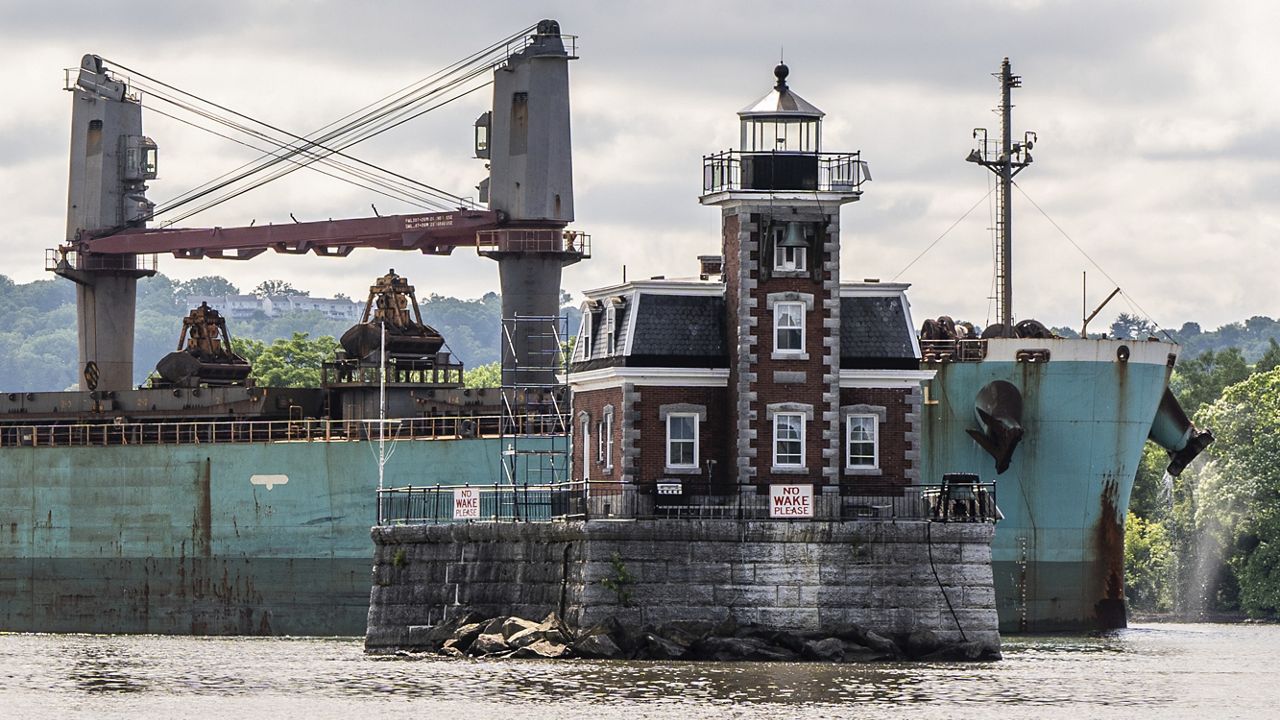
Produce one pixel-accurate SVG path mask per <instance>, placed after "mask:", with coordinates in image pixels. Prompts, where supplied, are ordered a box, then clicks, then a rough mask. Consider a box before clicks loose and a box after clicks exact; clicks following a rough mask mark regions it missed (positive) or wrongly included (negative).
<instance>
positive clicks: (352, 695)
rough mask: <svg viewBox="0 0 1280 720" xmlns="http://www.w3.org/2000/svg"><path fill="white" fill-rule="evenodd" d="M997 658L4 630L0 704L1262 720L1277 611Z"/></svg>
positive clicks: (338, 713)
mask: <svg viewBox="0 0 1280 720" xmlns="http://www.w3.org/2000/svg"><path fill="white" fill-rule="evenodd" d="M1004 653H1005V659H1004V660H1003V661H1002V662H996V663H981V664H960V663H936V664H912V663H901V664H900V663H892V664H872V665H828V664H816V663H803V664H801V663H663V662H604V661H567V662H565V661H560V662H556V661H534V660H521V661H515V660H507V661H480V660H474V661H473V660H440V659H415V658H374V657H367V656H365V655H364V653H363V652H362V650H361V643H360V640H359V639H352V638H298V639H294V638H289V639H265V638H262V639H260V638H190V637H158V636H94V635H0V718H28V717H31V718H39V717H51V718H52V717H56V718H60V719H61V718H169V717H172V718H185V717H198V718H206V719H214V718H234V719H235V720H246V719H247V718H257V717H278V718H300V719H301V720H319V719H321V718H343V719H344V720H356V718H364V717H375V716H376V717H378V718H379V719H380V720H381V718H393V717H415V718H448V720H467V719H469V718H486V719H487V720H515V718H520V720H524V719H526V718H567V717H580V718H599V719H602V720H605V719H608V718H628V719H629V720H630V719H634V718H681V719H682V720H694V718H703V717H730V718H774V717H815V718H816V717H856V718H913V719H916V720H919V719H922V718H962V717H963V718H969V717H992V718H999V720H1005V719H1006V718H1095V717H1117V718H1161V719H1162V720H1171V719H1173V718H1204V717H1212V718H1213V719H1214V720H1221V719H1223V718H1236V717H1240V718H1276V717H1280V626H1270V625H1268V626H1254V625H1175V624H1160V625H1143V626H1137V627H1134V628H1130V629H1128V630H1123V631H1119V632H1115V633H1111V634H1108V635H1105V636H1099V637H1012V638H1006V640H1005V645H1004Z"/></svg>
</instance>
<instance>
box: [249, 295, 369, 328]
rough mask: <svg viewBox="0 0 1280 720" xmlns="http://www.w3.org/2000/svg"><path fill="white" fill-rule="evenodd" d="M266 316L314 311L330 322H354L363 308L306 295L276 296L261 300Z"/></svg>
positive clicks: (343, 300) (334, 299)
mask: <svg viewBox="0 0 1280 720" xmlns="http://www.w3.org/2000/svg"><path fill="white" fill-rule="evenodd" d="M263 303H264V305H265V306H266V308H267V311H266V312H267V315H269V316H271V317H275V316H277V315H283V314H285V313H290V312H306V311H314V312H318V313H320V314H322V315H324V316H325V317H326V318H329V319H330V320H350V321H351V322H353V323H354V322H356V321H357V320H359V319H360V313H361V311H363V310H364V307H363V306H362V305H361V304H359V303H356V302H353V301H351V300H345V299H342V298H316V297H307V296H306V295H276V296H273V297H268V298H266V299H265V300H263Z"/></svg>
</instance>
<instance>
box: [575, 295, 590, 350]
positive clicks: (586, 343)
mask: <svg viewBox="0 0 1280 720" xmlns="http://www.w3.org/2000/svg"><path fill="white" fill-rule="evenodd" d="M578 344H579V345H581V346H582V359H583V360H590V359H591V308H589V307H588V308H584V309H583V312H582V326H581V327H579V328H578Z"/></svg>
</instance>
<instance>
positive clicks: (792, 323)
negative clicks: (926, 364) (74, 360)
mask: <svg viewBox="0 0 1280 720" xmlns="http://www.w3.org/2000/svg"><path fill="white" fill-rule="evenodd" d="M774 76H775V78H776V82H775V84H774V86H773V88H772V89H771V90H770V91H769V92H768V93H767V94H766V95H765V96H764V97H762V98H760V100H759V101H757V102H755V103H753V104H752V105H751V106H749V107H747V108H746V109H744V110H742V111H741V112H739V113H738V116H739V121H740V124H741V149H740V150H729V151H725V152H720V153H716V154H713V155H708V156H706V157H705V158H704V162H703V194H702V196H701V198H700V201H701V203H702V204H703V205H708V206H712V207H717V208H719V209H720V213H721V217H722V225H721V227H722V231H721V242H720V249H721V254H720V255H719V256H714V255H712V256H701V257H700V260H701V267H700V268H699V270H700V272H699V274H698V276H696V277H694V278H689V279H679V280H677V279H667V278H665V277H663V278H655V279H651V280H640V281H634V282H629V283H624V284H621V285H616V286H611V287H604V288H599V289H596V290H592V291H589V292H587V293H586V295H587V302H586V303H585V304H584V306H583V322H582V326H581V328H580V330H579V334H578V338H577V342H576V344H575V350H574V356H573V361H572V364H571V373H570V384H571V387H572V388H573V397H574V417H575V424H574V434H575V444H576V449H575V452H574V454H573V455H574V459H573V470H572V476H573V477H574V478H576V479H586V480H589V481H591V482H592V483H598V482H603V483H617V484H618V485H619V487H620V488H623V489H626V490H629V491H632V492H633V493H634V494H635V495H636V496H637V502H638V503H639V504H640V507H642V508H647V507H651V505H650V503H653V504H654V505H656V506H659V507H662V506H668V507H672V508H678V507H679V506H680V505H681V504H682V503H685V504H689V505H694V506H697V505H699V504H700V503H707V502H710V504H711V505H715V504H716V501H715V500H709V498H717V497H718V498H721V499H722V500H725V499H727V497H726V496H737V497H738V498H740V501H739V502H746V503H747V505H752V504H753V502H754V507H756V508H757V509H759V510H761V511H762V512H763V510H764V508H765V507H766V506H768V505H769V500H768V498H769V496H770V495H771V492H772V494H774V495H776V494H777V492H776V489H775V488H773V486H783V485H785V486H788V487H790V488H797V487H798V488H799V490H798V491H797V490H794V489H792V490H789V492H802V493H803V494H804V495H806V496H808V497H809V498H811V500H810V501H809V502H810V503H811V504H812V507H813V508H815V509H816V516H818V517H824V516H825V517H828V518H838V517H841V516H846V517H847V516H850V515H851V514H856V513H855V511H854V510H853V509H851V505H852V504H853V503H852V502H844V501H841V500H840V498H842V497H851V496H866V495H868V494H869V493H876V492H878V491H879V490H880V489H887V487H892V486H901V485H908V484H915V483H919V480H920V479H919V470H918V468H919V466H920V464H919V452H920V448H919V437H920V436H919V428H918V427H917V423H918V421H919V408H920V402H921V397H922V394H921V382H922V381H924V380H925V379H927V377H928V376H929V375H930V373H928V372H925V371H921V370H920V369H919V357H920V353H919V345H918V342H917V341H916V337H915V333H914V332H913V325H914V324H913V322H912V320H911V316H910V310H909V306H908V304H907V300H906V295H905V290H906V287H907V286H906V285H902V284H888V283H878V282H863V283H843V284H842V282H841V274H840V210H841V208H842V207H843V206H844V205H847V204H849V203H853V202H855V201H857V200H858V199H859V198H860V197H861V195H862V184H863V183H864V182H865V181H866V180H869V177H868V175H867V168H866V164H865V163H864V162H863V161H862V160H861V157H860V154H859V153H857V152H852V153H832V152H824V151H823V147H822V119H823V112H822V111H821V110H819V109H818V108H816V107H814V106H813V105H812V104H810V103H809V102H807V101H805V100H804V99H803V98H801V97H800V96H799V95H797V94H796V93H795V92H794V91H793V90H792V89H791V88H790V86H789V85H788V83H787V77H788V68H787V66H786V65H778V66H777V68H775V70H774ZM748 498H758V501H752V500H748Z"/></svg>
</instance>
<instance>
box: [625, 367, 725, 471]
mask: <svg viewBox="0 0 1280 720" xmlns="http://www.w3.org/2000/svg"><path fill="white" fill-rule="evenodd" d="M636 392H637V394H638V395H639V398H638V400H637V401H636V403H635V408H634V409H635V413H636V415H635V417H636V420H635V429H636V430H637V431H638V434H639V439H638V442H637V444H636V445H637V448H638V449H639V451H640V452H639V456H638V463H637V465H638V472H637V477H636V482H638V483H656V482H658V481H659V480H661V479H663V478H667V477H677V478H683V479H687V480H705V479H707V477H708V475H707V473H706V468H707V460H715V461H716V463H715V468H714V470H713V471H712V475H711V476H710V478H711V480H712V482H715V483H728V482H732V478H733V475H732V468H733V456H732V454H731V453H730V448H731V447H732V445H731V443H730V437H731V432H732V428H733V415H732V414H731V413H730V411H729V402H728V395H729V393H728V391H727V390H726V389H725V388H703V387H661V386H652V385H646V386H644V387H638V388H636ZM681 403H688V404H692V405H702V406H705V407H706V408H707V419H706V421H705V422H700V423H698V446H699V458H698V462H699V466H700V471H699V472H698V473H697V474H690V475H683V474H681V475H672V474H668V473H667V472H666V462H667V445H666V443H667V427H666V423H665V422H663V420H662V418H661V417H660V414H659V411H660V409H661V408H662V406H663V405H674V404H681Z"/></svg>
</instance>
